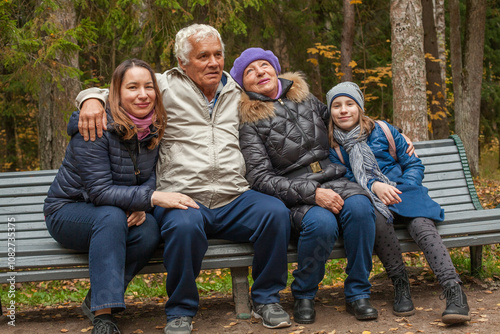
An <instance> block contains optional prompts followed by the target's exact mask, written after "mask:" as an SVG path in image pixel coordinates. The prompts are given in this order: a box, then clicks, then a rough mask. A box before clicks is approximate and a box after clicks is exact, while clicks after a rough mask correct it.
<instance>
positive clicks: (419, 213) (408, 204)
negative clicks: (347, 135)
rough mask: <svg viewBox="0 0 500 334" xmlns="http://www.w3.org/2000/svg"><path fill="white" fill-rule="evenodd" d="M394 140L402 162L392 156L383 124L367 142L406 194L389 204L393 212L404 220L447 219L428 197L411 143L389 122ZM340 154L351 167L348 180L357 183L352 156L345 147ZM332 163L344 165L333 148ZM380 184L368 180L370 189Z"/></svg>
mask: <svg viewBox="0 0 500 334" xmlns="http://www.w3.org/2000/svg"><path fill="white" fill-rule="evenodd" d="M386 124H387V126H388V127H389V129H390V131H391V133H392V137H393V138H394V142H395V145H396V155H397V157H398V160H397V161H396V160H394V158H393V157H392V156H391V155H390V153H389V141H388V139H387V137H386V136H385V134H384V131H383V130H382V128H381V127H380V125H378V124H376V123H375V128H374V129H373V131H372V132H371V134H370V135H369V136H368V138H367V139H366V142H367V144H368V146H369V147H370V149H371V150H372V152H373V154H374V155H375V158H376V159H377V162H378V165H379V167H380V170H381V171H382V173H383V174H384V175H385V176H387V178H388V179H389V180H391V181H393V182H396V183H397V186H396V187H397V188H398V189H399V190H401V191H402V194H400V195H399V197H400V198H401V200H402V202H401V203H399V204H395V205H389V209H390V210H391V211H393V212H395V213H397V214H398V215H400V216H403V217H410V218H415V217H425V218H429V219H432V220H435V221H443V220H444V210H443V209H441V207H440V206H439V204H437V203H436V202H435V201H434V200H432V199H431V198H430V197H429V195H428V193H427V192H428V189H427V188H426V187H424V186H422V180H423V178H424V169H425V167H424V165H423V164H422V161H421V160H420V159H419V158H417V157H416V156H415V155H412V156H409V155H408V154H407V153H406V150H407V149H408V144H407V143H406V140H405V139H404V137H403V136H402V135H401V134H400V133H399V132H398V130H396V128H394V127H393V126H392V125H390V124H389V123H386ZM340 151H341V153H342V157H343V159H344V161H345V164H343V165H345V166H346V167H347V172H346V175H345V176H346V177H347V178H349V179H350V180H351V181H354V182H356V179H355V178H354V175H353V173H352V170H351V163H350V161H349V154H347V152H346V151H345V150H344V148H343V147H342V146H341V147H340ZM330 160H331V161H332V162H333V163H338V164H342V162H341V160H340V159H339V157H338V155H337V152H335V150H334V149H332V148H331V149H330ZM375 181H380V180H377V179H371V180H369V181H368V185H367V186H368V189H371V186H372V184H373V182H375Z"/></svg>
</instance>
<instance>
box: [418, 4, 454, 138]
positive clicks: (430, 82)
mask: <svg viewBox="0 0 500 334" xmlns="http://www.w3.org/2000/svg"><path fill="white" fill-rule="evenodd" d="M422 10H423V15H422V17H423V20H422V21H423V25H424V52H425V53H426V54H428V55H430V56H431V57H426V59H425V69H426V77H427V91H428V92H430V94H428V96H427V101H428V105H429V110H430V121H431V134H430V135H431V139H444V138H448V136H449V134H450V132H449V129H448V116H447V110H446V93H445V91H444V86H443V81H442V76H441V74H442V68H441V64H440V63H441V61H440V59H439V48H438V38H437V32H436V24H435V21H434V5H433V0H422Z"/></svg>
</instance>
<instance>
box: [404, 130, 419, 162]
mask: <svg viewBox="0 0 500 334" xmlns="http://www.w3.org/2000/svg"><path fill="white" fill-rule="evenodd" d="M401 135H402V136H403V138H404V139H405V140H406V143H407V144H408V148H407V149H406V153H408V155H409V156H410V157H411V156H412V155H413V154H415V156H416V157H417V158H418V155H417V153H415V146H413V142H412V141H411V140H410V138H408V137H407V136H406V135H405V134H404V133H402V134H401Z"/></svg>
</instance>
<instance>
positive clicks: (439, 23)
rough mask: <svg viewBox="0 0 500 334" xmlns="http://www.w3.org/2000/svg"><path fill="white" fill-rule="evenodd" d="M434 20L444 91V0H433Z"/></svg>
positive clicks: (444, 88)
mask: <svg viewBox="0 0 500 334" xmlns="http://www.w3.org/2000/svg"><path fill="white" fill-rule="evenodd" d="M434 1H435V9H434V22H435V24H436V34H437V40H438V53H439V59H440V60H441V62H440V63H439V66H441V81H442V82H443V90H444V91H445V92H446V20H445V16H444V13H445V10H444V0H434Z"/></svg>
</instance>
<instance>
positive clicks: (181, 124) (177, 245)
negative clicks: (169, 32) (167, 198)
mask: <svg viewBox="0 0 500 334" xmlns="http://www.w3.org/2000/svg"><path fill="white" fill-rule="evenodd" d="M175 53H176V56H177V59H178V63H179V67H176V68H173V69H171V70H168V71H166V72H164V73H162V74H157V75H156V78H157V80H158V84H159V87H160V89H161V91H162V95H163V104H164V106H165V108H166V110H167V115H168V122H167V127H166V130H165V135H164V136H163V139H162V142H161V146H160V154H159V158H158V162H157V168H156V172H157V184H156V185H157V190H159V191H168V192H179V193H182V194H184V195H187V196H189V197H191V198H192V199H194V200H195V201H196V202H197V203H198V204H199V206H200V208H199V209H194V208H191V207H187V206H186V207H185V209H184V210H182V209H164V208H160V207H155V208H154V216H155V218H156V219H157V221H158V224H159V226H160V229H161V236H162V238H163V240H164V241H165V247H164V254H163V257H164V264H165V268H166V270H167V273H168V276H167V281H166V288H167V293H168V296H169V299H168V301H167V303H166V305H165V312H166V315H167V326H166V327H165V333H167V334H173V333H177V334H179V333H182V334H184V333H191V330H192V318H193V317H194V316H195V314H196V312H197V310H198V303H199V296H198V290H197V287H196V282H195V279H196V277H197V276H198V274H199V272H200V269H201V262H202V259H203V256H204V254H205V252H206V250H207V247H208V241H207V239H208V238H221V239H227V240H231V241H235V242H252V243H253V244H254V249H255V256H254V261H253V268H252V269H253V270H252V275H253V278H254V284H253V286H252V293H251V295H252V301H253V311H252V314H253V315H254V316H255V317H256V318H261V319H262V321H263V325H264V326H265V327H267V328H280V327H288V326H290V325H291V322H290V317H289V316H288V314H287V313H286V312H285V311H284V310H283V308H282V307H281V305H280V304H279V301H280V296H279V291H280V290H282V289H283V288H284V287H285V286H286V278H287V260H286V250H287V245H288V240H289V237H290V221H289V211H288V209H287V208H286V207H285V205H284V204H283V203H282V202H281V201H280V200H278V199H276V198H274V197H271V196H268V195H264V194H262V193H258V192H255V191H253V190H250V188H249V185H248V183H247V181H246V179H245V161H244V159H243V156H242V154H241V151H240V147H239V139H238V135H239V134H238V129H239V117H238V101H239V100H240V94H241V88H240V87H239V86H238V84H237V83H236V82H235V81H234V80H233V79H232V78H231V76H230V75H229V74H228V73H226V72H224V71H223V68H224V44H223V42H222V40H221V37H220V35H219V33H218V32H217V30H216V29H214V28H213V27H211V26H208V25H199V24H194V25H191V26H188V27H186V28H184V29H181V30H180V31H179V32H178V33H177V36H176V41H175ZM107 94H108V91H107V90H102V89H97V88H90V89H87V90H85V91H82V92H81V93H80V94H79V95H78V97H77V105H78V106H79V107H81V112H80V124H79V128H80V132H81V134H82V135H83V136H84V138H85V139H86V140H88V139H89V138H91V139H95V133H96V132H95V130H97V135H98V136H99V135H100V134H102V128H103V127H104V128H106V126H112V124H110V125H106V124H105V117H104V115H105V113H104V108H103V104H104V103H105V102H106V100H107Z"/></svg>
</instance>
